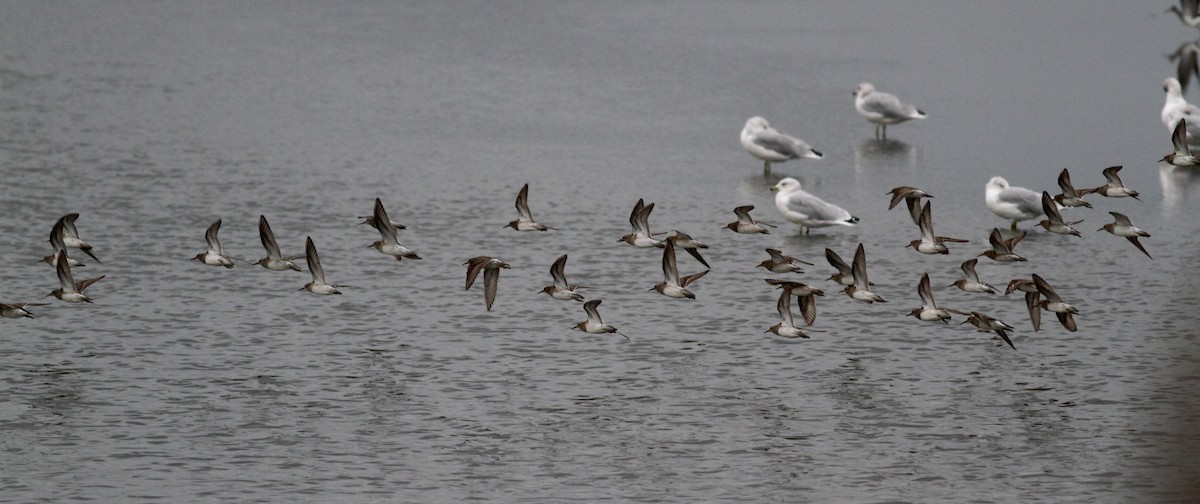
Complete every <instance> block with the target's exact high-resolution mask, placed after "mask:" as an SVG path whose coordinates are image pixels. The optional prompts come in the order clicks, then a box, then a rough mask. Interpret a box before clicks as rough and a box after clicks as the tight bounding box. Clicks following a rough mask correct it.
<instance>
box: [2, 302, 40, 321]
mask: <svg viewBox="0 0 1200 504" xmlns="http://www.w3.org/2000/svg"><path fill="white" fill-rule="evenodd" d="M26 306H46V303H0V317H4V318H21V317H27V318H34V316H33V314H32V313H30V312H29V310H26V309H25V307H26Z"/></svg>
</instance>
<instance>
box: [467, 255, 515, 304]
mask: <svg viewBox="0 0 1200 504" xmlns="http://www.w3.org/2000/svg"><path fill="white" fill-rule="evenodd" d="M463 264H464V265H466V266H467V288H466V289H464V290H469V289H470V288H471V284H474V283H475V277H477V276H479V272H480V271H482V272H483V301H484V304H485V305H486V306H487V309H488V311H492V302H494V301H496V287H497V286H498V285H499V283H500V268H505V269H508V268H509V264H508V263H506V262H504V261H501V260H499V259H493V258H491V257H488V256H478V257H472V258H470V259H468V260H467V262H465V263H463Z"/></svg>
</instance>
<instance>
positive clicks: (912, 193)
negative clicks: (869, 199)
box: [884, 186, 933, 226]
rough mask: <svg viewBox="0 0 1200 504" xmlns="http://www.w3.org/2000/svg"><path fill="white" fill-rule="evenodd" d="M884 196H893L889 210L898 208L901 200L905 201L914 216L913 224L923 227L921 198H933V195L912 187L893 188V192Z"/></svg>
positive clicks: (909, 211)
mask: <svg viewBox="0 0 1200 504" xmlns="http://www.w3.org/2000/svg"><path fill="white" fill-rule="evenodd" d="M884 194H891V195H892V201H891V202H889V203H888V210H891V209H893V208H896V205H898V204H900V200H904V203H906V204H907V205H908V213H909V215H910V216H912V220H913V224H916V225H918V226H920V225H921V222H920V217H921V211H920V208H921V206H920V205H921V198H932V197H933V195H931V194H929V193H927V192H925V191H922V190H920V189H917V188H916V187H912V186H900V187H893V188H892V190H891V191H888V192H886V193H884Z"/></svg>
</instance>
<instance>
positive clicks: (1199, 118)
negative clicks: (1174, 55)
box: [1161, 42, 1200, 140]
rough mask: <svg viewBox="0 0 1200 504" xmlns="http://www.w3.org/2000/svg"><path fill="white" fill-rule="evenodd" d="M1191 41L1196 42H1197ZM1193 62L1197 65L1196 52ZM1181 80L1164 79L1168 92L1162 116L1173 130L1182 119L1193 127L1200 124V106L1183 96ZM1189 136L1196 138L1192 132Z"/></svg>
mask: <svg viewBox="0 0 1200 504" xmlns="http://www.w3.org/2000/svg"><path fill="white" fill-rule="evenodd" d="M1189 43H1190V44H1194V43H1195V42H1189ZM1192 64H1193V65H1195V53H1193V54H1192ZM1180 82H1181V81H1180V80H1176V79H1175V78H1174V77H1167V79H1166V80H1165V81H1163V91H1165V92H1166V93H1167V97H1166V99H1165V100H1164V101H1163V108H1162V114H1161V118H1162V123H1163V125H1164V126H1166V127H1167V129H1169V130H1171V131H1174V130H1175V127H1176V126H1178V125H1179V122H1180V121H1183V122H1186V123H1191V126H1192V127H1193V128H1195V127H1196V126H1200V107H1196V106H1195V105H1192V104H1190V103H1188V101H1187V99H1186V98H1184V97H1183V86H1182V85H1181V84H1180ZM1187 138H1188V139H1189V140H1194V138H1192V135H1190V134H1188V135H1187Z"/></svg>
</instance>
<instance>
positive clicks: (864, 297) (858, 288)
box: [842, 243, 887, 303]
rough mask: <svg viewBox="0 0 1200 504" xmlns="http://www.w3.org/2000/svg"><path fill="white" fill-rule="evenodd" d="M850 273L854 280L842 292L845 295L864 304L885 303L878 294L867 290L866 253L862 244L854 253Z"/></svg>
mask: <svg viewBox="0 0 1200 504" xmlns="http://www.w3.org/2000/svg"><path fill="white" fill-rule="evenodd" d="M850 273H851V276H852V277H853V278H854V284H853V285H851V286H849V287H846V288H845V289H843V290H842V291H843V292H845V293H846V295H848V296H850V297H851V298H853V299H856V300H858V301H862V302H864V303H875V302H879V303H886V302H887V301H886V300H884V299H883V298H882V297H880V296H879V294H876V293H874V292H871V291H870V289H869V286H870V285H871V282H870V281H869V280H867V252H866V251H865V250H863V244H862V243H859V244H858V248H857V249H855V251H854V262H853V263H852V264H851V266H850Z"/></svg>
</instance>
